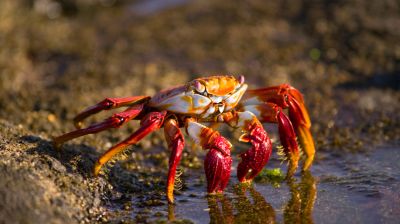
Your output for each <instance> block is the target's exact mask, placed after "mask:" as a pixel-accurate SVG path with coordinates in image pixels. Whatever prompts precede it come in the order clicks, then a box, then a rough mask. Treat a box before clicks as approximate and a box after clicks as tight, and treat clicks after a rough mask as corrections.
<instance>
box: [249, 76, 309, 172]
mask: <svg viewBox="0 0 400 224" xmlns="http://www.w3.org/2000/svg"><path fill="white" fill-rule="evenodd" d="M266 103H274V104H276V105H278V106H279V107H281V108H283V109H285V108H288V109H289V118H290V121H291V123H292V125H293V127H294V130H295V132H296V134H297V136H298V138H299V141H300V144H301V146H302V148H303V151H304V153H305V154H306V161H305V163H304V165H303V170H308V169H309V168H310V166H311V164H312V161H313V160H314V154H315V146H314V140H313V137H312V135H311V131H310V127H311V121H310V117H309V115H308V112H307V109H306V107H305V105H304V100H303V96H302V95H301V93H300V92H299V91H298V90H297V89H295V88H294V87H292V86H290V85H288V84H283V85H279V86H274V87H269V88H264V89H255V90H248V91H247V92H246V95H245V96H244V97H243V101H242V102H241V107H243V108H245V107H247V106H253V107H254V108H256V109H257V110H259V111H263V109H262V108H263V107H265V104H266ZM264 111H265V110H264ZM266 114H267V113H266ZM264 117H266V115H265V116H264ZM265 120H266V121H267V122H271V121H274V119H265Z"/></svg>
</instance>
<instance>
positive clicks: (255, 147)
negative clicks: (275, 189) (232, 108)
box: [219, 111, 272, 182]
mask: <svg viewBox="0 0 400 224" xmlns="http://www.w3.org/2000/svg"><path fill="white" fill-rule="evenodd" d="M220 116H221V117H220V118H219V120H222V121H224V122H227V123H228V124H229V125H230V126H232V127H235V128H241V129H242V131H243V132H244V134H243V135H242V136H241V137H240V139H239V141H242V142H250V143H251V145H252V147H251V148H250V149H248V150H247V151H246V152H244V153H242V154H240V157H241V158H242V161H241V162H240V163H239V165H238V169H237V176H238V179H239V181H240V182H251V181H252V179H253V178H254V177H255V176H257V174H258V173H260V171H261V170H262V169H263V167H264V166H265V165H266V164H267V162H268V160H269V157H270V156H271V152H272V144H271V140H270V138H269V137H268V134H267V132H266V131H265V130H264V128H263V126H262V124H261V123H260V121H259V120H258V119H257V117H256V116H255V115H254V114H253V113H251V112H249V111H245V112H231V113H225V114H222V115H220Z"/></svg>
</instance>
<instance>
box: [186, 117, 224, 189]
mask: <svg viewBox="0 0 400 224" xmlns="http://www.w3.org/2000/svg"><path fill="white" fill-rule="evenodd" d="M186 132H187V133H188V134H189V136H190V137H191V138H192V139H193V140H194V141H195V142H196V143H199V144H200V145H201V147H202V148H203V149H207V150H209V151H208V153H207V155H206V158H205V160H204V170H205V173H206V178H207V191H208V193H220V192H222V191H223V190H224V189H225V187H226V185H227V184H228V181H229V177H230V173H231V165H232V158H231V148H232V145H231V143H230V142H229V141H228V140H227V139H226V138H224V137H222V136H221V134H220V133H219V132H218V131H214V130H213V129H211V128H208V127H206V126H204V125H202V124H199V123H197V122H195V121H193V120H188V121H187V123H186Z"/></svg>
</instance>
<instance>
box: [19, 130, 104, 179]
mask: <svg viewBox="0 0 400 224" xmlns="http://www.w3.org/2000/svg"><path fill="white" fill-rule="evenodd" d="M20 140H21V141H22V142H24V143H27V144H33V145H34V146H33V147H31V148H29V149H28V150H27V153H29V154H32V155H33V154H37V155H40V156H41V157H43V158H44V159H45V161H47V162H48V165H49V168H51V169H55V170H57V171H60V172H66V173H70V174H77V173H79V174H80V175H82V176H83V177H92V175H91V173H92V169H93V165H94V163H95V161H96V158H97V157H98V156H99V153H98V152H97V151H96V149H95V148H92V147H89V146H86V145H83V144H65V145H63V146H62V147H61V148H60V149H56V148H55V147H54V146H53V143H52V141H49V140H45V139H42V138H40V137H37V136H34V135H24V136H22V137H20Z"/></svg>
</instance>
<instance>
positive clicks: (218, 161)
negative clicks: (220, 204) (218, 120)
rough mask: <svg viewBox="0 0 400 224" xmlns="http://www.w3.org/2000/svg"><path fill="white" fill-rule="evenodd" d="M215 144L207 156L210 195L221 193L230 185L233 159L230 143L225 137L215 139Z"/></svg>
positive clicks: (205, 166) (205, 167) (206, 168)
mask: <svg viewBox="0 0 400 224" xmlns="http://www.w3.org/2000/svg"><path fill="white" fill-rule="evenodd" d="M214 144H215V145H214V146H213V147H211V148H210V150H209V151H208V153H207V155H206V158H205V160H204V169H205V173H206V178H207V191H208V192H209V193H220V192H222V191H223V190H224V189H225V187H226V185H227V184H228V181H229V177H230V174H231V165H232V158H231V156H230V143H229V142H228V141H227V140H226V139H225V138H224V137H222V136H219V137H217V138H215V140H214Z"/></svg>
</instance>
